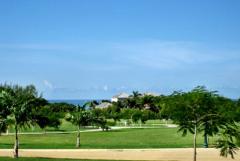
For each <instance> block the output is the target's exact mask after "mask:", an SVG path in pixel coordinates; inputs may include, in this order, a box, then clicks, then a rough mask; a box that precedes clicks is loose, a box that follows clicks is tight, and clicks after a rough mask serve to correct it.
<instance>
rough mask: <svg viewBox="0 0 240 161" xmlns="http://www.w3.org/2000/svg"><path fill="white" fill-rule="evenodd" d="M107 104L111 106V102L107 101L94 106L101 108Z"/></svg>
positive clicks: (106, 106)
mask: <svg viewBox="0 0 240 161" xmlns="http://www.w3.org/2000/svg"><path fill="white" fill-rule="evenodd" d="M109 106H112V104H111V103H109V102H102V103H100V104H99V105H97V106H96V107H95V108H100V109H103V108H108V107H109Z"/></svg>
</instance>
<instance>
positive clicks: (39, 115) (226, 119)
mask: <svg viewBox="0 0 240 161" xmlns="http://www.w3.org/2000/svg"><path fill="white" fill-rule="evenodd" d="M102 102H108V103H110V102H109V101H108V100H103V101H102ZM99 104H101V102H98V101H92V102H89V103H87V104H85V105H84V107H80V106H74V105H71V104H67V103H48V102H47V101H46V100H45V99H44V98H42V97H41V96H39V95H38V93H37V90H36V89H35V87H34V86H32V85H30V86H26V87H21V86H18V85H16V86H12V85H6V84H5V85H0V134H1V132H6V131H8V129H10V127H11V126H12V127H13V128H14V131H15V140H16V141H15V156H16V157H17V152H18V146H19V142H18V132H19V129H21V128H24V127H26V126H29V127H30V126H31V127H33V126H36V125H37V126H39V127H40V128H41V129H44V130H45V129H47V128H49V127H50V128H55V129H58V128H59V127H60V126H61V124H62V122H63V121H62V120H66V121H69V122H71V123H72V124H73V125H76V127H77V128H76V129H77V131H78V135H77V136H78V137H77V138H78V139H77V147H79V146H80V128H81V126H89V125H90V126H97V127H101V128H102V129H103V130H105V129H106V130H107V129H109V126H114V125H116V124H117V122H119V121H120V120H125V126H126V125H129V124H131V125H133V124H138V123H140V125H142V124H144V123H146V122H147V121H148V120H156V119H165V120H169V119H170V120H173V122H174V123H175V124H178V125H179V129H178V131H181V132H182V134H183V136H185V135H186V134H187V133H190V135H191V136H193V140H194V144H193V146H194V149H195V152H194V161H195V160H196V147H197V146H198V142H197V134H198V133H200V134H201V135H202V136H203V138H204V145H205V147H208V138H209V137H212V136H218V139H216V140H215V144H216V147H217V148H220V149H221V150H220V151H221V155H222V156H227V155H228V154H230V155H231V157H234V153H235V151H236V150H237V149H238V145H237V143H238V142H240V141H239V140H240V131H239V122H240V117H239V116H240V99H239V100H232V99H229V98H226V97H223V96H220V95H219V94H218V93H217V92H216V91H209V90H207V89H206V88H205V87H201V86H199V87H196V88H194V89H193V90H191V91H189V92H173V94H171V95H160V96H155V95H151V94H150V95H149V94H141V93H139V92H137V91H134V92H133V94H132V95H131V96H130V97H128V98H125V99H121V100H119V101H117V102H111V104H110V106H109V107H106V108H99V107H98V105H99ZM109 119H112V120H114V121H108V120H109ZM141 133H142V132H141ZM143 133H144V132H143ZM110 134H113V133H111V132H109V135H110ZM69 135H70V134H69ZM89 135H90V133H89ZM104 135H106V136H107V135H108V134H107V133H106V134H104ZM138 135H139V134H138ZM71 136H72V134H71ZM113 136H114V135H113ZM113 136H111V137H113ZM170 136H171V135H169V136H166V137H170ZM42 137H43V138H44V136H41V138H42ZM54 137H56V138H58V137H57V136H55V135H54ZM109 137H110V136H109ZM128 137H129V138H131V137H130V136H128ZM135 137H136V136H135ZM4 138H6V137H5V136H4ZM23 138H24V137H23ZM103 138H104V136H103ZM113 138H114V137H113ZM142 138H145V137H144V136H142ZM152 138H154V137H153V136H152V137H151V139H152ZM108 139H109V138H108ZM132 139H133V140H134V139H135V138H132ZM39 140H41V139H39ZM52 140H54V139H52ZM92 140H94V139H92ZM103 140H104V139H103ZM103 140H102V141H103ZM117 140H118V139H117ZM155 140H158V139H157V138H154V142H155ZM43 141H44V140H43ZM164 141H166V139H164ZM82 142H83V147H84V138H83V141H82ZM111 142H113V143H116V141H114V140H111ZM129 142H130V143H133V142H131V141H129ZM94 143H96V142H94ZM134 143H135V144H139V143H138V142H134ZM104 144H105V142H104ZM116 144H118V146H120V145H122V144H121V143H116ZM140 144H141V143H140ZM148 144H149V146H148V145H147V144H143V145H144V147H159V146H157V145H156V146H155V145H154V144H152V143H148ZM29 145H31V144H29ZM39 145H41V143H39ZM174 145H175V146H177V144H174ZM32 146H33V147H34V145H32ZM95 146H96V145H95ZM128 146H132V145H131V144H130V145H128V144H124V146H123V147H122V148H126V147H128ZM169 146H170V147H171V144H169ZM60 147H61V146H60ZM86 147H87V146H86ZM100 147H101V146H100ZM180 147H181V146H180ZM109 148H112V146H109ZM120 148H121V146H120ZM132 148H134V147H132Z"/></svg>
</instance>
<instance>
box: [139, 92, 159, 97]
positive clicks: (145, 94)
mask: <svg viewBox="0 0 240 161" xmlns="http://www.w3.org/2000/svg"><path fill="white" fill-rule="evenodd" d="M143 96H154V97H157V96H159V94H157V93H153V92H145V93H143Z"/></svg>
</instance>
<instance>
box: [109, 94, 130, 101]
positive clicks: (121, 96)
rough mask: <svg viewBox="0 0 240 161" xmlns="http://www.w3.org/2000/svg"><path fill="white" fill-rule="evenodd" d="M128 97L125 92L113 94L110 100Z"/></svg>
mask: <svg viewBox="0 0 240 161" xmlns="http://www.w3.org/2000/svg"><path fill="white" fill-rule="evenodd" d="M128 97H129V94H127V93H120V94H118V95H115V96H113V97H112V98H111V102H118V101H121V100H124V99H127V98H128Z"/></svg>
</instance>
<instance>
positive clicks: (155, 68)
mask: <svg viewBox="0 0 240 161" xmlns="http://www.w3.org/2000/svg"><path fill="white" fill-rule="evenodd" d="M0 4H1V5H0V82H1V83H4V82H8V83H13V84H16V83H17V84H21V85H27V84H34V85H36V87H37V88H38V90H39V92H41V93H42V94H43V96H44V97H46V98H48V99H81V98H82V99H84V98H93V99H97V98H110V97H111V96H112V95H114V94H116V93H119V92H122V91H125V92H131V91H133V90H138V91H141V92H145V91H147V92H149V91H151V92H156V93H161V94H170V93H171V92H172V91H174V90H190V89H192V88H193V87H195V86H197V85H205V86H207V87H208V88H209V89H211V90H218V91H219V93H220V94H222V95H224V96H227V97H231V98H239V97H240V74H239V73H240V30H239V29H240V18H239V17H240V1H239V0H231V1H229V0H221V1H219V0H211V1H209V0H201V1H192V0H181V1H179V0H101V1H99V0H51V1H49V0H41V1H32V0H25V1H18V0H12V1H4V0H0Z"/></svg>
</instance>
